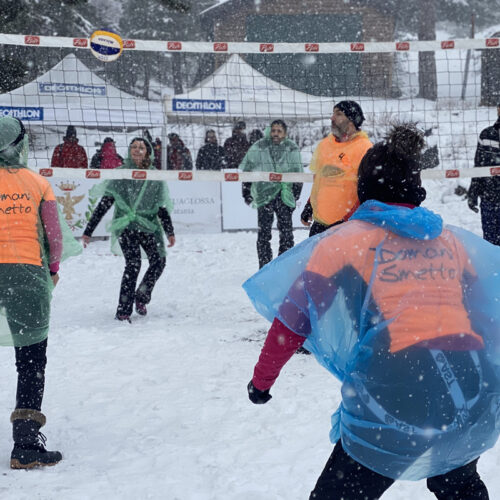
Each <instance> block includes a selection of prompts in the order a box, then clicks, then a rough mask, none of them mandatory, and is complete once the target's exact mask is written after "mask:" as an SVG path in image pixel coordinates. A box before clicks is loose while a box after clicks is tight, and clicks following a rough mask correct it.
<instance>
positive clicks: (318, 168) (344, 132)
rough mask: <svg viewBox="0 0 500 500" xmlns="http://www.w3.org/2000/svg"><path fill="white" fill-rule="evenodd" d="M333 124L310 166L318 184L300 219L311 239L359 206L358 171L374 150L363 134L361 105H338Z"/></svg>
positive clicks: (349, 102)
mask: <svg viewBox="0 0 500 500" xmlns="http://www.w3.org/2000/svg"><path fill="white" fill-rule="evenodd" d="M331 120H332V131H331V133H330V134H328V136H327V137H325V138H324V139H323V140H322V141H321V142H320V143H319V144H318V147H317V148H316V151H315V152H314V155H313V157H312V160H311V164H310V166H309V168H310V170H311V172H313V173H314V182H313V187H312V190H311V196H310V198H309V200H308V201H307V204H306V206H305V207H304V210H303V211H302V214H301V216H300V218H301V221H302V224H304V226H310V227H311V229H310V231H309V236H313V235H315V234H318V233H322V232H323V231H325V230H326V229H328V228H329V227H331V226H334V225H336V224H340V223H341V222H344V221H346V220H347V219H348V218H349V216H350V215H351V214H352V213H353V212H354V211H355V210H356V208H357V207H358V206H359V200H358V195H357V192H356V190H357V177H358V167H359V164H360V162H361V159H362V158H363V156H364V155H365V153H366V152H367V151H368V150H369V149H370V148H371V147H372V143H371V142H370V139H368V136H367V135H366V132H363V131H362V130H360V127H361V124H362V123H363V121H364V120H365V117H364V115H363V111H362V109H361V106H360V105H359V104H358V103H357V102H355V101H341V102H339V103H337V104H336V105H335V106H334V108H333V113H332V118H331ZM311 221H312V225H311Z"/></svg>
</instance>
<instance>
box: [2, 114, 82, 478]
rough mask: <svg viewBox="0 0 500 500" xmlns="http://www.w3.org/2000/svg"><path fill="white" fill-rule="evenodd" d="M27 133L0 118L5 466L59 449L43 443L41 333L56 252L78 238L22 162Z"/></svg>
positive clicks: (49, 458) (71, 249) (45, 186)
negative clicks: (7, 425)
mask: <svg viewBox="0 0 500 500" xmlns="http://www.w3.org/2000/svg"><path fill="white" fill-rule="evenodd" d="M27 157H28V134H27V132H26V130H25V128H24V125H23V123H22V122H21V121H20V120H18V119H17V118H12V117H10V116H6V117H1V118H0V179H1V185H2V196H1V197H0V306H1V308H0V314H1V315H2V316H4V318H2V321H0V345H13V346H14V350H15V358H16V368H17V391H16V408H15V410H14V411H13V412H12V414H11V417H10V420H11V422H12V429H13V438H14V448H13V450H12V453H11V459H10V466H11V468H13V469H31V468H33V467H38V466H46V465H55V464H56V463H58V462H59V461H60V460H61V459H62V455H61V453H60V452H59V451H48V450H46V449H45V437H44V436H43V434H41V433H40V428H41V427H42V426H43V425H44V424H45V420H46V418H45V415H44V414H43V413H42V411H41V409H42V399H43V393H44V389H45V367H46V364H47V337H48V333H49V322H50V304H51V300H52V290H53V288H54V286H55V285H56V284H57V282H58V280H59V264H60V262H61V260H63V258H65V257H68V256H70V255H76V254H78V253H80V252H81V245H80V244H79V243H78V242H77V241H76V240H75V239H74V238H73V237H72V235H71V234H70V233H71V230H70V229H69V227H67V225H66V224H65V223H64V222H63V221H62V220H61V218H60V217H59V213H58V209H57V201H56V199H55V196H54V192H53V191H52V187H51V185H50V183H49V182H48V181H47V179H46V178H45V177H41V176H40V175H38V174H37V173H35V172H33V171H32V170H30V169H29V168H27Z"/></svg>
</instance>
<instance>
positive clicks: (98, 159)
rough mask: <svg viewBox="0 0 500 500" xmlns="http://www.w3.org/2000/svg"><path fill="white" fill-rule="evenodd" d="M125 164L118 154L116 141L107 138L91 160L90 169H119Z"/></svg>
mask: <svg viewBox="0 0 500 500" xmlns="http://www.w3.org/2000/svg"><path fill="white" fill-rule="evenodd" d="M122 164H123V158H122V157H121V156H120V155H119V154H118V153H117V152H116V145H115V141H114V140H113V139H112V138H111V137H106V138H105V139H104V142H103V143H102V146H101V148H100V149H98V150H97V151H96V153H95V154H94V156H92V159H91V160H90V168H102V169H110V168H118V167H119V166H120V165H122Z"/></svg>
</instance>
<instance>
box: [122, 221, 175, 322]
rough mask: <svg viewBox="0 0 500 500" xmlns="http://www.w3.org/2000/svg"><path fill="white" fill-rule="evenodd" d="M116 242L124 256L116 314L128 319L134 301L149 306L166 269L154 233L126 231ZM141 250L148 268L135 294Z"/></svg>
mask: <svg viewBox="0 0 500 500" xmlns="http://www.w3.org/2000/svg"><path fill="white" fill-rule="evenodd" d="M118 241H119V243H120V247H121V249H122V252H123V256H124V257H125V270H124V271H123V277H122V283H121V287H120V298H119V302H118V309H117V311H116V313H117V314H120V315H126V316H130V315H131V314H132V310H133V307H134V301H135V300H137V301H138V302H141V303H143V304H149V302H150V301H151V294H152V292H153V288H154V286H155V284H156V282H157V281H158V278H159V277H160V276H161V274H162V272H163V269H165V262H166V259H165V257H162V256H161V255H160V252H159V247H158V241H157V239H156V238H155V235H154V234H151V233H144V232H142V231H133V230H130V229H125V230H124V231H123V232H122V233H121V234H120V237H119V239H118ZM141 247H142V248H143V249H144V251H145V252H146V256H147V257H148V261H149V267H148V269H147V271H146V273H145V274H144V277H143V279H142V282H141V284H140V285H139V287H138V288H137V291H136V289H135V287H136V284H137V278H138V277H139V272H140V270H141Z"/></svg>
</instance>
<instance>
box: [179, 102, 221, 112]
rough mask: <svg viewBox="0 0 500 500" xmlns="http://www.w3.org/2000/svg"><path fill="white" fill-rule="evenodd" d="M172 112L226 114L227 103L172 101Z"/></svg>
mask: <svg viewBox="0 0 500 500" xmlns="http://www.w3.org/2000/svg"><path fill="white" fill-rule="evenodd" d="M172 111H191V112H193V111H202V112H203V113H225V111H226V101H225V100H224V99H172Z"/></svg>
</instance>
